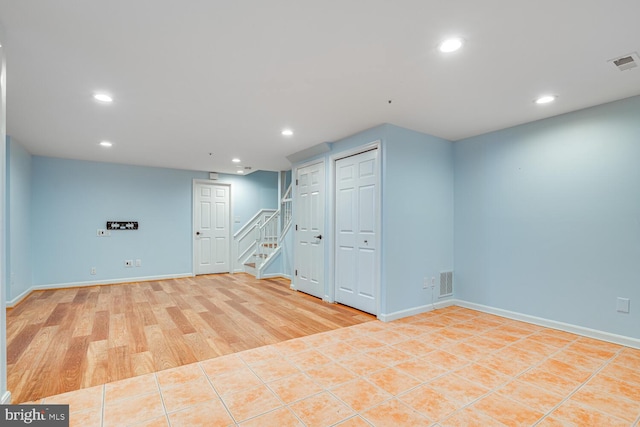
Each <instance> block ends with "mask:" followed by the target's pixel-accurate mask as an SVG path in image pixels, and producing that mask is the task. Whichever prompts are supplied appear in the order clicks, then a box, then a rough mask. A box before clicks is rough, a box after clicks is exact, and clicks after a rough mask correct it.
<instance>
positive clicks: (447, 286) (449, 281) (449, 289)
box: [440, 271, 453, 297]
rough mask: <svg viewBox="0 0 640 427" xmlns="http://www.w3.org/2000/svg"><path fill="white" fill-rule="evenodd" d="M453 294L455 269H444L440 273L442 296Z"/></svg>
mask: <svg viewBox="0 0 640 427" xmlns="http://www.w3.org/2000/svg"><path fill="white" fill-rule="evenodd" d="M450 295H453V271H443V272H441V273H440V296H441V297H446V296H450Z"/></svg>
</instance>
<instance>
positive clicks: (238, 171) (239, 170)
mask: <svg viewBox="0 0 640 427" xmlns="http://www.w3.org/2000/svg"><path fill="white" fill-rule="evenodd" d="M236 173H239V174H243V173H244V171H243V170H242V169H238V170H237V171H236Z"/></svg>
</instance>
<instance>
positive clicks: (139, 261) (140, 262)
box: [136, 259, 142, 267]
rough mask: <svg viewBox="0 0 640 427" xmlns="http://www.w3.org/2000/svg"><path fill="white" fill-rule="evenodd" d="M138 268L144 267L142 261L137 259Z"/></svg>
mask: <svg viewBox="0 0 640 427" xmlns="http://www.w3.org/2000/svg"><path fill="white" fill-rule="evenodd" d="M136 267H142V260H141V259H137V260H136Z"/></svg>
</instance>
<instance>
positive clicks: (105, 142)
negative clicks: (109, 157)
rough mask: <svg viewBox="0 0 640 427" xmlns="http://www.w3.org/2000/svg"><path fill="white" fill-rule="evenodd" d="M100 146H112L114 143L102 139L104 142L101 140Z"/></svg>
mask: <svg viewBox="0 0 640 427" xmlns="http://www.w3.org/2000/svg"><path fill="white" fill-rule="evenodd" d="M100 146H101V147H111V146H113V144H112V143H110V142H109V141H102V142H100Z"/></svg>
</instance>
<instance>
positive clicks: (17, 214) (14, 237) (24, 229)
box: [6, 137, 31, 300]
mask: <svg viewBox="0 0 640 427" xmlns="http://www.w3.org/2000/svg"><path fill="white" fill-rule="evenodd" d="M6 190H7V194H6V199H7V210H6V214H7V218H6V223H7V227H6V239H7V257H6V259H7V262H6V266H7V267H6V281H7V282H6V283H7V284H8V285H7V300H11V299H13V298H15V297H17V296H19V295H20V294H22V293H24V292H26V291H27V290H29V288H30V287H31V263H30V257H31V239H30V236H31V154H29V152H28V151H27V150H25V149H24V147H22V145H20V144H19V143H18V142H17V141H15V140H13V139H11V138H8V137H7V183H6Z"/></svg>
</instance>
